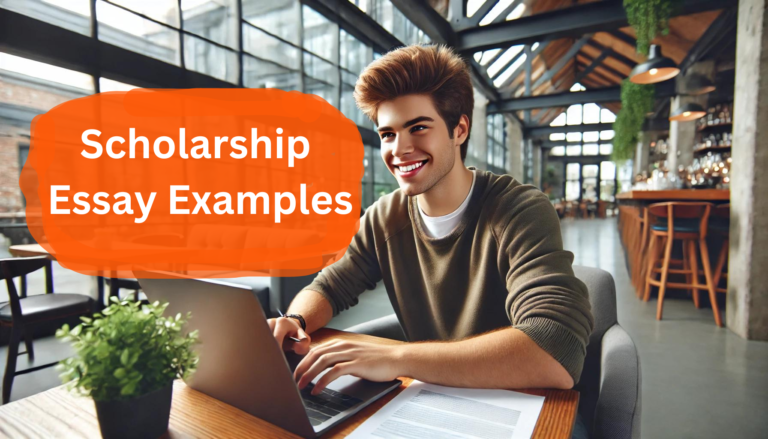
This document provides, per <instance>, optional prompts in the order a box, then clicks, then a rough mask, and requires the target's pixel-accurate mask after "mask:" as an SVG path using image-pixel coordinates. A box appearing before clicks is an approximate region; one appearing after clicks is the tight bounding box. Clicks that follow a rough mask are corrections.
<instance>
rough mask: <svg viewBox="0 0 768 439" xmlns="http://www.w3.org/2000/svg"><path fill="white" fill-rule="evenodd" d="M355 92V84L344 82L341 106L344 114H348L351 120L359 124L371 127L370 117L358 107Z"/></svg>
mask: <svg viewBox="0 0 768 439" xmlns="http://www.w3.org/2000/svg"><path fill="white" fill-rule="evenodd" d="M354 92H355V87H354V86H351V85H349V84H346V83H344V82H342V84H341V106H340V107H341V108H340V109H341V112H342V113H343V114H344V116H346V117H347V118H348V119H349V120H351V121H352V122H354V123H356V124H357V125H359V126H364V127H369V128H370V121H369V119H368V118H367V117H366V116H365V114H363V112H362V111H360V109H358V108H357V105H355V98H354V95H353V93H354Z"/></svg>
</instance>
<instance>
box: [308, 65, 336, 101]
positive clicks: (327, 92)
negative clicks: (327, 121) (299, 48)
mask: <svg viewBox="0 0 768 439" xmlns="http://www.w3.org/2000/svg"><path fill="white" fill-rule="evenodd" d="M304 72H305V73H306V74H305V76H304V92H305V93H310V94H316V95H318V96H320V97H322V98H323V99H325V100H326V101H327V102H328V103H329V104H331V105H333V106H334V107H335V106H336V105H337V100H338V96H337V94H338V87H339V85H338V83H339V69H338V67H336V66H334V65H333V64H331V63H329V62H326V61H323V60H322V59H320V58H319V57H316V56H314V55H312V54H310V53H307V52H304Z"/></svg>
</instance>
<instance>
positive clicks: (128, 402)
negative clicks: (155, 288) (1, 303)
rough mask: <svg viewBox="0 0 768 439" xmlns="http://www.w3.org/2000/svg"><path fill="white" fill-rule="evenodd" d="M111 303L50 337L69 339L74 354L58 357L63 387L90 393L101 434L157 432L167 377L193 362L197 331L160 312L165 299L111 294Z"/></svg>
mask: <svg viewBox="0 0 768 439" xmlns="http://www.w3.org/2000/svg"><path fill="white" fill-rule="evenodd" d="M110 300H111V302H112V303H111V305H110V306H109V307H107V308H105V309H104V310H103V311H102V312H101V313H96V314H94V315H93V318H89V317H81V319H82V321H83V323H81V324H80V325H78V326H75V327H74V328H72V329H70V328H69V325H64V326H63V327H62V328H61V329H59V330H58V331H56V337H58V338H59V339H62V340H64V341H71V342H72V344H73V347H74V348H75V351H76V355H75V356H73V357H70V358H67V359H66V360H64V361H62V362H60V363H59V365H58V368H59V369H60V370H61V371H62V373H61V378H62V380H63V381H64V382H65V383H67V387H68V388H69V389H70V390H71V391H74V392H75V393H78V394H80V395H84V396H90V397H92V398H93V400H94V403H95V405H96V414H97V416H98V419H99V428H100V429H101V435H102V436H103V437H104V438H107V439H110V438H128V437H131V438H153V439H154V438H157V437H159V436H161V435H162V434H163V433H165V431H166V430H167V429H168V420H169V417H170V411H171V397H172V395H173V380H174V379H176V378H187V377H188V376H189V375H190V374H191V373H192V372H193V371H194V370H195V366H196V365H197V355H196V354H195V353H194V352H193V351H192V349H191V348H192V345H194V344H195V343H197V341H198V336H197V331H192V332H190V333H189V334H187V335H182V333H181V331H182V327H183V326H184V324H185V323H186V321H187V319H189V317H190V315H189V314H187V316H186V317H184V316H182V315H181V314H177V315H176V316H175V317H163V311H164V310H165V308H166V307H167V306H168V304H167V303H166V304H163V305H161V304H160V303H159V302H155V303H153V304H151V305H142V304H141V302H138V301H132V300H122V301H120V300H118V299H117V298H115V297H112V298H111V299H110Z"/></svg>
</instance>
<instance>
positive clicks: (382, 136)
mask: <svg viewBox="0 0 768 439" xmlns="http://www.w3.org/2000/svg"><path fill="white" fill-rule="evenodd" d="M391 135H394V134H392V133H382V134H381V138H382V139H386V138H387V137H389V136H391Z"/></svg>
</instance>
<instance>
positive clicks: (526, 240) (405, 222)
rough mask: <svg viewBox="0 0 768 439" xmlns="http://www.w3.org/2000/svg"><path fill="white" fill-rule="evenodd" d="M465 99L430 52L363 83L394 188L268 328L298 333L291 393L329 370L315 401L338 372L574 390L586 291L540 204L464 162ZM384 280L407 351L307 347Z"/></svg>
mask: <svg viewBox="0 0 768 439" xmlns="http://www.w3.org/2000/svg"><path fill="white" fill-rule="evenodd" d="M472 92H473V91H472V85H471V82H470V77H469V72H468V69H467V66H466V64H465V63H464V62H463V60H462V59H461V58H459V57H458V56H457V55H456V54H455V53H453V52H452V51H451V50H450V49H448V48H445V47H439V46H409V47H405V48H401V49H398V50H395V51H392V52H390V53H388V54H386V55H385V56H383V57H382V58H380V59H379V60H376V61H374V62H373V63H372V64H371V65H369V66H368V68H367V69H366V70H365V71H364V72H363V73H362V75H361V76H360V78H359V79H358V81H357V85H356V87H355V99H356V100H357V104H358V107H359V108H360V109H361V110H362V111H363V112H364V113H365V114H366V115H368V117H370V118H371V120H373V122H374V123H375V124H376V125H377V126H378V127H379V128H378V132H379V135H380V137H381V158H382V159H383V160H384V163H386V165H387V167H388V168H389V171H390V172H391V173H392V174H393V175H394V176H395V178H396V179H397V181H398V183H399V185H400V188H399V189H398V190H395V191H394V192H393V193H391V194H389V195H386V196H384V197H382V198H380V199H379V200H378V201H377V202H376V203H374V204H373V205H372V206H371V207H370V208H368V210H367V211H366V212H365V215H364V216H363V218H362V219H361V224H360V230H359V231H358V233H357V234H356V235H355V237H354V238H353V240H352V243H351V244H350V246H349V248H348V250H347V252H346V254H345V255H344V257H343V258H342V259H341V260H339V261H338V262H336V263H334V264H333V265H331V266H330V267H327V268H326V269H324V270H323V271H322V272H321V273H320V274H319V275H318V276H317V277H316V278H315V280H314V282H312V284H310V285H309V286H308V287H306V289H305V290H303V291H302V292H301V293H299V295H298V296H296V298H295V299H294V301H293V302H292V303H291V306H290V309H289V314H292V315H293V317H290V316H289V317H286V318H279V319H270V321H269V323H270V326H271V328H272V330H273V333H274V336H275V338H276V339H277V341H278V343H281V344H282V343H283V340H284V339H285V337H287V336H293V337H297V338H304V340H303V341H302V342H298V343H292V344H290V347H289V349H293V350H294V351H296V352H297V353H299V354H307V355H306V356H305V357H304V359H303V360H302V361H301V363H300V364H299V366H298V367H297V369H296V371H295V377H296V379H297V380H298V385H299V387H300V388H303V387H305V386H306V385H307V384H308V383H309V382H310V381H311V380H312V379H314V378H315V377H316V376H317V375H318V374H319V373H321V372H322V371H324V370H326V369H330V370H329V371H328V373H327V374H325V375H324V376H323V377H322V378H321V379H320V380H319V382H318V383H317V385H316V386H315V388H314V389H313V393H317V392H319V391H321V390H322V389H323V388H324V387H325V386H326V385H327V384H328V383H329V382H331V381H333V380H334V379H336V378H338V377H339V376H341V375H345V374H348V375H354V376H358V377H362V378H367V379H369V380H374V381H385V380H391V379H394V378H396V377H398V376H407V377H412V378H415V379H418V380H421V381H425V382H428V383H434V384H442V385H448V386H457V387H480V388H502V389H515V388H531V387H549V388H561V389H568V388H571V387H572V386H573V385H574V384H575V383H576V382H578V379H579V376H580V375H581V369H582V366H583V362H584V356H585V354H586V344H587V341H588V338H589V334H590V332H591V331H592V327H593V319H592V315H591V312H590V305H589V300H588V297H587V289H586V287H585V286H584V284H583V283H582V282H581V281H579V280H578V279H577V278H576V277H574V275H573V270H572V268H571V263H572V261H573V255H572V254H571V253H570V252H567V251H564V250H563V245H562V238H561V235H560V223H559V219H558V217H557V213H556V212H555V210H554V208H553V207H552V205H551V204H550V202H549V200H548V199H547V197H546V196H545V195H544V194H542V193H541V192H540V191H539V190H538V189H536V188H535V187H533V186H529V185H522V184H520V183H519V182H517V181H515V180H514V179H513V178H512V177H510V176H508V175H495V174H492V173H490V172H487V171H480V170H477V169H475V168H472V167H470V168H467V167H466V166H465V165H464V159H465V157H466V155H467V147H468V144H469V134H470V129H471V127H472V109H473V106H474V103H473V95H472ZM480 123H484V121H480ZM379 281H383V282H384V285H385V287H386V290H387V293H388V295H389V298H390V300H391V302H392V306H393V307H394V309H395V313H396V314H397V318H398V320H399V322H400V325H401V326H402V330H403V333H404V336H405V338H406V339H407V340H408V342H404V343H400V344H391V343H388V344H375V343H365V342H352V341H345V342H336V343H328V344H324V345H322V346H318V347H316V348H314V349H312V350H311V351H310V350H309V335H308V334H310V333H311V332H312V331H315V330H317V329H318V328H321V327H323V326H325V325H326V324H327V323H328V322H329V321H330V320H331V318H332V317H333V316H335V315H336V314H338V313H339V312H340V311H343V310H345V309H347V308H349V307H350V306H353V305H355V304H357V301H358V299H357V298H358V295H359V294H361V293H362V292H363V291H365V290H367V289H373V288H374V287H375V286H376V283H377V282H379ZM302 326H305V328H304V329H302ZM286 346H288V345H286Z"/></svg>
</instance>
